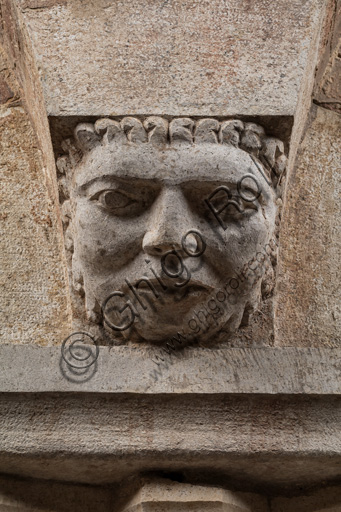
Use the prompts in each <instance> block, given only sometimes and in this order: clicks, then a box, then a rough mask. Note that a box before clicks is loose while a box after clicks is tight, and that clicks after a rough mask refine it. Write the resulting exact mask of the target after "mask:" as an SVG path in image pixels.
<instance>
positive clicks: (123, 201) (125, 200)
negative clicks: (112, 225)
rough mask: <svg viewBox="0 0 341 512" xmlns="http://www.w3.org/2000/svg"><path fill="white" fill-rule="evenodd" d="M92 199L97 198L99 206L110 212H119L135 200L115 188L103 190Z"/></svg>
mask: <svg viewBox="0 0 341 512" xmlns="http://www.w3.org/2000/svg"><path fill="white" fill-rule="evenodd" d="M92 199H97V200H98V201H99V203H100V204H101V206H102V207H103V208H104V209H105V210H107V211H109V212H111V213H121V212H122V211H123V210H125V209H126V208H127V207H129V206H131V205H133V204H135V203H136V201H135V200H134V199H132V198H130V197H128V196H126V195H125V194H123V193H122V192H118V191H117V190H103V191H102V192H100V193H99V194H96V196H95V197H93V198H92Z"/></svg>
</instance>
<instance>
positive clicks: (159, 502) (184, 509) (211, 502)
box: [120, 480, 270, 512]
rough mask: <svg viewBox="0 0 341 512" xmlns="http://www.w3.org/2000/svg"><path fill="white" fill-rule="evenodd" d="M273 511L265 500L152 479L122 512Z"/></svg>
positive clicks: (215, 489) (250, 495)
mask: <svg viewBox="0 0 341 512" xmlns="http://www.w3.org/2000/svg"><path fill="white" fill-rule="evenodd" d="M156 511H160V512H270V511H269V508H268V504H267V500H266V498H265V497H261V496H259V495H257V494H250V493H240V492H231V491H227V490H224V489H219V488H217V487H204V486H199V485H189V484H181V483H178V482H172V481H170V480H169V481H167V480H150V481H146V482H144V483H143V484H142V486H141V488H140V490H139V491H138V492H137V493H136V495H135V496H134V497H133V498H132V499H131V500H130V501H129V502H128V503H127V504H126V505H125V506H124V507H123V508H122V510H120V512H156Z"/></svg>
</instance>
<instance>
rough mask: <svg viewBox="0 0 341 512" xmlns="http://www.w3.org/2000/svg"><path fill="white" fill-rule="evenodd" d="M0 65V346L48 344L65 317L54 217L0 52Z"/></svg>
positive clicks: (32, 138) (18, 92) (58, 336)
mask: <svg viewBox="0 0 341 512" xmlns="http://www.w3.org/2000/svg"><path fill="white" fill-rule="evenodd" d="M0 61H1V64H0V66H1V74H2V76H3V83H4V84H6V87H7V89H6V87H5V86H4V87H3V89H2V90H5V92H6V91H7V92H6V94H5V95H3V96H2V104H1V105H0V136H1V152H0V167H1V211H0V225H1V239H0V265H1V278H0V279H1V281H0V290H1V291H0V309H1V312H2V321H1V326H0V338H1V343H8V342H11V343H36V344H39V345H53V344H56V343H60V342H61V340H62V339H63V337H64V336H65V335H66V334H67V332H68V329H69V324H68V320H69V313H70V310H69V299H68V287H67V279H66V268H65V266H64V263H63V257H62V254H63V253H62V245H61V236H60V235H61V233H60V225H59V220H58V214H57V211H56V208H55V206H56V205H55V203H54V202H53V199H52V198H51V195H50V190H51V189H49V183H48V178H47V176H46V167H45V165H44V163H45V162H44V158H43V157H42V152H41V149H40V145H39V141H38V140H37V137H36V134H35V131H34V127H33V126H32V123H31V119H30V117H29V115H28V113H27V110H26V105H25V103H23V93H22V89H21V88H20V86H19V84H18V82H17V81H16V78H15V76H14V75H13V72H12V70H11V66H10V64H9V62H8V57H7V55H6V53H5V51H4V48H1V54H0ZM8 84H9V85H8ZM9 91H12V92H11V93H9Z"/></svg>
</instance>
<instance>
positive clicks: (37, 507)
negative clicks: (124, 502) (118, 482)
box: [0, 476, 116, 512]
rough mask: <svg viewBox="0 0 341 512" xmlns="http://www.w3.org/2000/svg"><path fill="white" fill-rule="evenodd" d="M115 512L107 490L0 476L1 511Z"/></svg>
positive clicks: (110, 493)
mask: <svg viewBox="0 0 341 512" xmlns="http://www.w3.org/2000/svg"><path fill="white" fill-rule="evenodd" d="M70 510H72V511H73V512H93V511H94V510H95V511H96V512H116V507H115V501H114V494H113V492H112V491H110V490H109V489H105V488H102V487H92V486H88V485H74V484H62V483H58V482H46V481H38V480H31V479H29V480H23V479H20V478H10V477H5V476H1V477H0V512H69V511H70Z"/></svg>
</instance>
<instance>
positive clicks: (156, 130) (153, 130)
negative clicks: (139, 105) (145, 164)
mask: <svg viewBox="0 0 341 512" xmlns="http://www.w3.org/2000/svg"><path fill="white" fill-rule="evenodd" d="M143 126H144V127H145V129H146V131H147V132H148V141H149V142H151V143H152V144H166V143H167V139H168V121H166V119H163V118H162V117H157V116H151V117H148V118H147V119H146V120H145V122H144V123H143Z"/></svg>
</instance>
